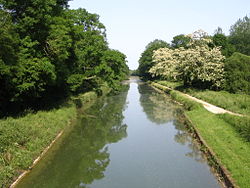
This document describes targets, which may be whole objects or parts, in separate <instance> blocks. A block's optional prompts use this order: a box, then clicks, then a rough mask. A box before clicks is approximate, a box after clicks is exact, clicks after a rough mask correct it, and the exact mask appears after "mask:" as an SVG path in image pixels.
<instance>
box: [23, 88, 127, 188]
mask: <svg viewBox="0 0 250 188" xmlns="http://www.w3.org/2000/svg"><path fill="white" fill-rule="evenodd" d="M126 96H127V92H124V93H122V94H120V95H117V96H114V97H106V98H102V99H101V100H99V101H97V102H96V104H94V105H93V106H92V107H91V108H90V109H88V110H86V111H85V112H84V113H83V114H80V117H79V119H78V122H77V124H76V127H75V128H74V130H73V131H72V132H71V133H70V134H69V135H68V136H67V137H66V138H65V139H64V140H63V143H62V144H61V146H60V149H59V150H58V151H57V152H56V154H55V155H54V156H53V157H52V159H51V160H49V161H48V160H47V161H46V164H44V165H42V166H41V165H40V166H41V170H39V169H38V173H39V174H38V173H37V175H36V174H35V175H34V176H35V177H31V178H30V179H31V181H32V182H30V183H27V185H30V187H32V188H33V187H53V188H54V187H85V188H86V187H88V186H87V185H89V184H91V183H92V182H93V181H94V180H98V179H101V178H103V177H104V172H105V170H106V167H107V166H108V164H109V162H110V159H109V153H108V146H107V144H110V143H114V142H118V141H119V140H121V139H122V138H125V137H126V136H127V133H126V128H127V125H125V124H122V121H123V118H124V117H123V114H122V111H123V110H124V106H125V102H126ZM38 166H39V165H38ZM27 185H26V186H23V187H29V186H27Z"/></svg>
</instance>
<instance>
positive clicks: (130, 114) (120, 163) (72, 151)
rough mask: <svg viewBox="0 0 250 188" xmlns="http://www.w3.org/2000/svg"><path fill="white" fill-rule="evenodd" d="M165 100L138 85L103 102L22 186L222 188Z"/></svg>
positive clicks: (83, 117) (82, 116)
mask: <svg viewBox="0 0 250 188" xmlns="http://www.w3.org/2000/svg"><path fill="white" fill-rule="evenodd" d="M180 112H181V110H180V107H179V106H178V105H176V104H174V103H172V102H171V99H170V98H168V97H167V96H166V95H165V94H160V93H157V92H155V90H154V89H152V88H150V87H148V86H147V85H145V84H143V83H142V82H137V81H132V83H131V84H130V89H129V91H124V92H121V93H120V94H118V95H115V96H109V97H105V98H102V99H101V100H97V101H96V102H95V104H94V105H93V106H92V107H91V108H89V109H88V110H86V111H85V112H84V113H81V114H79V118H78V120H77V123H76V126H75V127H74V130H72V131H71V133H70V135H68V136H67V137H66V138H65V139H64V140H63V142H62V144H60V146H59V147H58V149H56V150H55V151H54V152H52V154H51V155H46V156H45V158H44V160H41V162H40V163H39V164H38V165H37V166H36V167H34V169H33V170H32V172H31V173H30V174H29V175H28V176H26V177H25V178H24V179H23V180H22V182H20V184H19V185H18V186H17V187H18V188H22V187H25V188H29V187H32V188H35V187H36V188H42V187H46V188H47V187H53V188H54V187H91V188H99V187H100V188H105V187H106V188H117V187H119V188H125V187H126V188H127V187H137V188H140V187H142V188H147V187H148V188H152V187H173V188H174V187H190V188H191V187H192V188H195V187H197V188H198V187H208V188H210V187H220V185H219V183H218V182H217V180H216V178H215V177H214V175H213V173H211V172H210V168H209V166H208V165H207V162H206V160H205V159H204V157H203V155H202V153H201V152H200V150H199V148H198V147H197V146H196V144H195V143H194V142H193V140H192V137H191V136H190V134H189V133H188V131H187V130H186V129H185V126H184V124H182V123H181V121H180V120H179V113H180Z"/></svg>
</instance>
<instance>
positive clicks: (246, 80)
mask: <svg viewBox="0 0 250 188" xmlns="http://www.w3.org/2000/svg"><path fill="white" fill-rule="evenodd" d="M225 71H226V84H225V88H226V90H228V91H230V92H233V93H246V94H250V56H246V55H243V54H241V53H234V54H233V55H232V56H231V57H230V58H228V59H226V62H225Z"/></svg>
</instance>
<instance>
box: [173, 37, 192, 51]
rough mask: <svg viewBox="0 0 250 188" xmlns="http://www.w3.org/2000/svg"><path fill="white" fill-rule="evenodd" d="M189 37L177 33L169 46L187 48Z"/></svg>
mask: <svg viewBox="0 0 250 188" xmlns="http://www.w3.org/2000/svg"><path fill="white" fill-rule="evenodd" d="M190 41H191V38H190V37H189V36H186V35H183V34H181V35H177V36H175V37H174V38H173V40H172V43H171V47H173V48H179V47H184V48H188V44H189V43H190Z"/></svg>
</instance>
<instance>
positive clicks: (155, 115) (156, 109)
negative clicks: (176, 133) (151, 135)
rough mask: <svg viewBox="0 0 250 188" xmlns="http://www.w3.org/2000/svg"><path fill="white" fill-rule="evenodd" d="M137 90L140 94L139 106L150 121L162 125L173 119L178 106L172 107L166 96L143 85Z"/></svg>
mask: <svg viewBox="0 0 250 188" xmlns="http://www.w3.org/2000/svg"><path fill="white" fill-rule="evenodd" d="M138 90H139V92H140V93H141V96H140V102H141V106H142V107H143V111H144V112H145V113H146V115H147V117H148V119H149V120H150V121H152V122H154V123H157V124H164V123H167V122H169V121H173V120H174V119H175V115H176V113H177V111H178V110H177V109H178V106H176V105H174V104H173V103H172V102H171V99H170V98H169V97H168V96H166V95H164V94H162V93H158V92H156V91H155V90H154V89H152V88H150V87H149V86H147V85H145V84H141V85H138Z"/></svg>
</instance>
